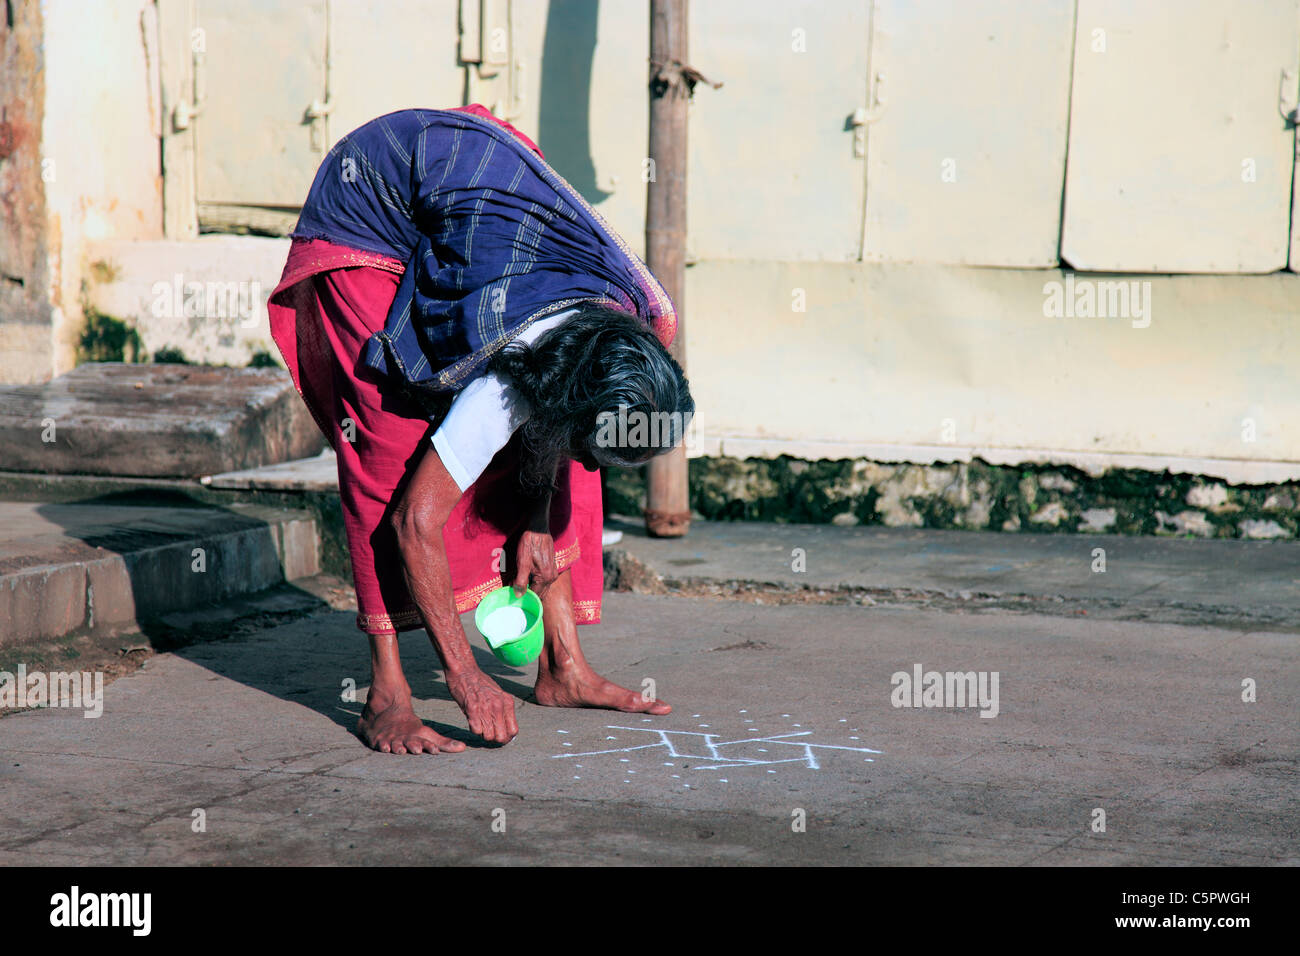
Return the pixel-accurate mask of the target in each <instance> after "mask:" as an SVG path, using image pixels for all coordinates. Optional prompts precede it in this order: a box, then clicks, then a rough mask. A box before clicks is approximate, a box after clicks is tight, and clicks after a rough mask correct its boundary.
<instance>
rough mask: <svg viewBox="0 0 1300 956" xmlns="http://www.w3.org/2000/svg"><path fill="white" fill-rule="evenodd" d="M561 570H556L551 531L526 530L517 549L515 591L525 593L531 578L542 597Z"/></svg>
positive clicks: (535, 589)
mask: <svg viewBox="0 0 1300 956" xmlns="http://www.w3.org/2000/svg"><path fill="white" fill-rule="evenodd" d="M559 576H560V575H559V572H558V571H556V570H555V539H554V538H552V537H551V535H550V532H546V531H525V532H524V534H523V537H521V538H520V539H519V547H518V548H516V549H515V584H514V587H515V593H516V594H523V593H524V591H525V589H527V587H528V584H529V581H530V579H531V580H532V581H534V582H536V586H535V587H534V588H533V590H534V591H536V592H537V596H538V597H541V596H542V595H544V594H545V593H546V589H547V588H548V587H550V586H551V584H552V583H553V582H554V581H555V579H556V578H557V577H559Z"/></svg>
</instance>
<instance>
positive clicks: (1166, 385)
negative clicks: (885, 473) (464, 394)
mask: <svg viewBox="0 0 1300 956" xmlns="http://www.w3.org/2000/svg"><path fill="white" fill-rule="evenodd" d="M686 275H687V300H688V303H689V306H688V310H687V315H686V348H687V356H688V363H689V366H688V369H687V371H688V375H689V377H690V380H691V383H692V390H693V392H694V395H695V399H696V403H697V405H698V407H699V414H698V422H697V429H698V440H697V448H696V451H697V452H698V453H705V454H718V453H725V454H731V455H737V456H741V457H744V456H747V455H777V454H793V455H796V456H799V457H806V458H848V457H858V456H863V457H871V458H876V459H878V460H886V461H889V460H898V461H937V460H962V459H969V458H970V457H971V456H972V454H981V455H982V457H985V458H988V459H990V460H994V459H996V460H998V461H1002V462H1014V461H1026V460H1035V459H1041V460H1055V461H1068V462H1073V463H1077V464H1079V465H1080V466H1081V467H1086V468H1089V469H1093V470H1095V468H1096V467H1097V466H1099V465H1104V464H1105V463H1107V462H1110V463H1120V464H1123V463H1127V462H1125V460H1124V456H1164V457H1170V458H1183V459H1198V461H1197V462H1196V463H1194V465H1193V464H1192V463H1190V462H1187V461H1185V462H1181V463H1179V462H1174V461H1165V462H1157V461H1154V460H1145V459H1144V460H1143V461H1142V462H1141V463H1136V462H1134V463H1133V464H1134V465H1135V466H1139V467H1149V468H1155V469H1156V470H1160V469H1161V468H1163V467H1172V468H1175V469H1176V470H1193V471H1197V472H1201V473H1213V474H1221V475H1222V476H1223V477H1227V478H1229V479H1230V480H1234V481H1251V480H1257V481H1264V480H1282V478H1283V476H1285V477H1289V478H1295V477H1300V465H1296V464H1291V465H1286V466H1282V467H1280V468H1279V467H1277V466H1275V465H1271V464H1268V463H1270V462H1274V463H1276V462H1290V463H1300V426H1298V425H1297V423H1298V422H1300V388H1297V387H1296V376H1295V369H1296V368H1297V367H1300V334H1297V306H1298V305H1300V276H1296V275H1294V274H1292V273H1279V274H1275V275H1270V276H1250V277H1248V276H1120V277H1104V276H1103V277H1092V276H1078V277H1076V278H1077V280H1087V281H1092V280H1094V279H1096V280H1097V281H1109V280H1110V279H1111V278H1116V279H1123V280H1125V281H1137V282H1150V308H1149V309H1148V310H1144V311H1145V312H1146V313H1147V314H1146V315H1144V316H1143V317H1141V318H1137V317H1113V318H1084V317H1076V318H1068V317H1062V318H1053V317H1049V316H1046V315H1044V302H1045V300H1046V298H1047V296H1046V295H1045V294H1044V292H1043V287H1044V284H1045V283H1048V282H1053V281H1063V273H1061V272H1060V271H1058V270H1054V269H1053V270H1009V269H974V268H963V267H955V266H939V265H892V266H891V265H876V264H832V263H775V262H708V263H701V264H700V265H697V266H695V267H693V268H691V269H688V270H687V273H686ZM801 292H802V295H803V296H804V297H805V301H806V311H803V312H799V311H795V310H794V308H793V307H792V306H793V305H794V303H796V302H797V301H798V297H799V295H800V293H801ZM1148 316H1149V319H1150V321H1149V324H1146V323H1147V317H1148ZM1135 322H1136V323H1137V324H1138V325H1139V326H1141V325H1146V327H1135V326H1134V323H1135ZM1247 420H1250V422H1253V426H1252V425H1251V424H1249V423H1248V422H1247ZM1252 427H1253V430H1254V440H1253V441H1248V440H1246V438H1248V437H1249V435H1250V431H1251V428H1252ZM1039 453H1049V454H1046V455H1045V456H1044V455H1040V454H1039ZM1205 459H1218V461H1216V462H1207V461H1205ZM1250 463H1256V464H1254V465H1251V464H1250Z"/></svg>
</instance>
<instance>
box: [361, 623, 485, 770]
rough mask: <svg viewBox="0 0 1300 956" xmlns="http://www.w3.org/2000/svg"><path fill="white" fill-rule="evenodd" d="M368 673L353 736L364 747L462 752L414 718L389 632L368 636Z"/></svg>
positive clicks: (456, 743) (391, 751)
mask: <svg viewBox="0 0 1300 956" xmlns="http://www.w3.org/2000/svg"><path fill="white" fill-rule="evenodd" d="M370 673H371V675H372V676H371V680H370V693H368V694H367V695H366V706H365V709H364V710H362V711H361V719H360V720H359V721H357V736H358V737H360V738H361V739H362V740H364V741H365V742H366V746H368V747H370V748H371V749H373V750H378V751H380V752H381V753H386V754H436V753H449V754H453V753H460V752H461V751H462V750H464V749H465V745H464V744H463V743H461V742H460V741H458V740H451V739H450V738H447V737H444V736H443V735H442V734H439V733H435V732H434V731H433V730H431V729H430V728H428V727H426V726H425V725H424V721H422V720H421V719H420V718H419V717H417V716H415V709H414V708H413V707H412V706H411V685H410V684H408V683H407V682H406V675H405V674H403V673H402V662H401V659H400V658H399V657H398V654H397V634H396V633H394V632H393V631H389V632H387V633H385V634H372V635H370Z"/></svg>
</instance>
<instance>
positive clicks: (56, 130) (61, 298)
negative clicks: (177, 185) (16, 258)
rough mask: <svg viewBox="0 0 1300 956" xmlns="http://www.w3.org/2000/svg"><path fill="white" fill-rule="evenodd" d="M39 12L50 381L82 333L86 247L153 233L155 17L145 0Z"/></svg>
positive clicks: (69, 2)
mask: <svg viewBox="0 0 1300 956" xmlns="http://www.w3.org/2000/svg"><path fill="white" fill-rule="evenodd" d="M42 8H43V10H44V16H45V23H44V48H45V104H46V105H45V115H44V121H43V125H42V160H43V162H44V163H45V177H46V180H47V182H46V203H47V206H46V217H47V222H48V230H49V231H48V237H49V238H48V241H49V244H50V254H51V258H52V260H53V262H54V268H53V270H52V274H51V300H52V302H53V304H54V307H55V310H54V316H53V326H54V327H53V335H54V347H53V348H54V356H53V358H54V361H53V368H52V370H51V374H54V375H58V374H61V373H62V372H65V371H67V370H68V369H70V368H72V367H74V366H75V365H76V349H77V344H78V341H79V339H80V337H81V333H82V331H83V328H84V319H83V315H82V310H81V303H82V292H83V288H82V286H83V281H84V280H85V269H86V266H87V265H88V262H87V257H86V243H87V242H88V241H93V240H103V239H110V238H111V239H143V238H149V237H155V236H160V235H161V232H162V179H161V176H162V170H161V164H160V160H159V149H158V136H159V124H160V122H161V119H160V117H159V105H158V89H159V87H158V41H157V18H156V13H155V10H154V5H153V3H152V2H151V0H114V2H112V3H92V4H88V3H83V2H79V0H46V2H45V3H44V4H42ZM44 377H46V378H48V377H50V376H49V375H48V374H47V375H46V376H44Z"/></svg>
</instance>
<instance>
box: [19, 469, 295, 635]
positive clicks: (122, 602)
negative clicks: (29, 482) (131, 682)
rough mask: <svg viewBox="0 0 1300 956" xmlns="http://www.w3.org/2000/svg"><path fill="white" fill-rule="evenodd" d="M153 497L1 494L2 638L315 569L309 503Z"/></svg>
mask: <svg viewBox="0 0 1300 956" xmlns="http://www.w3.org/2000/svg"><path fill="white" fill-rule="evenodd" d="M156 500H157V501H158V503H157V504H150V503H148V502H147V500H142V499H141V497H140V496H138V495H120V496H106V497H104V498H101V499H98V500H94V501H88V502H81V503H75V504H42V503H36V502H12V501H0V649H5V650H7V649H10V648H13V647H16V646H19V645H23V644H29V643H38V642H44V641H50V640H55V639H58V638H61V637H65V636H69V635H78V634H90V635H105V634H115V633H122V632H124V631H128V630H132V629H134V628H136V627H138V626H139V624H140V622H142V621H146V620H150V619H154V618H157V617H160V616H162V615H164V614H168V613H171V612H176V611H183V610H188V609H192V608H197V607H201V606H203V605H207V604H212V603H216V602H221V601H226V600H229V599H231V598H234V597H238V596H242V595H246V594H252V593H255V592H257V591H261V590H263V589H265V588H269V587H272V586H274V585H276V584H279V583H281V582H283V581H286V580H287V581H292V580H295V579H297V578H302V577H306V576H309V575H314V574H316V573H318V571H319V570H320V556H319V543H318V541H319V538H318V534H317V528H316V521H315V518H314V517H313V516H312V514H311V513H310V512H306V511H295V510H290V509H282V508H273V507H268V506H264V505H252V504H232V505H230V506H228V507H193V506H187V505H184V504H182V503H179V502H177V501H175V500H174V499H172V498H166V497H164V498H160V499H156Z"/></svg>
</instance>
